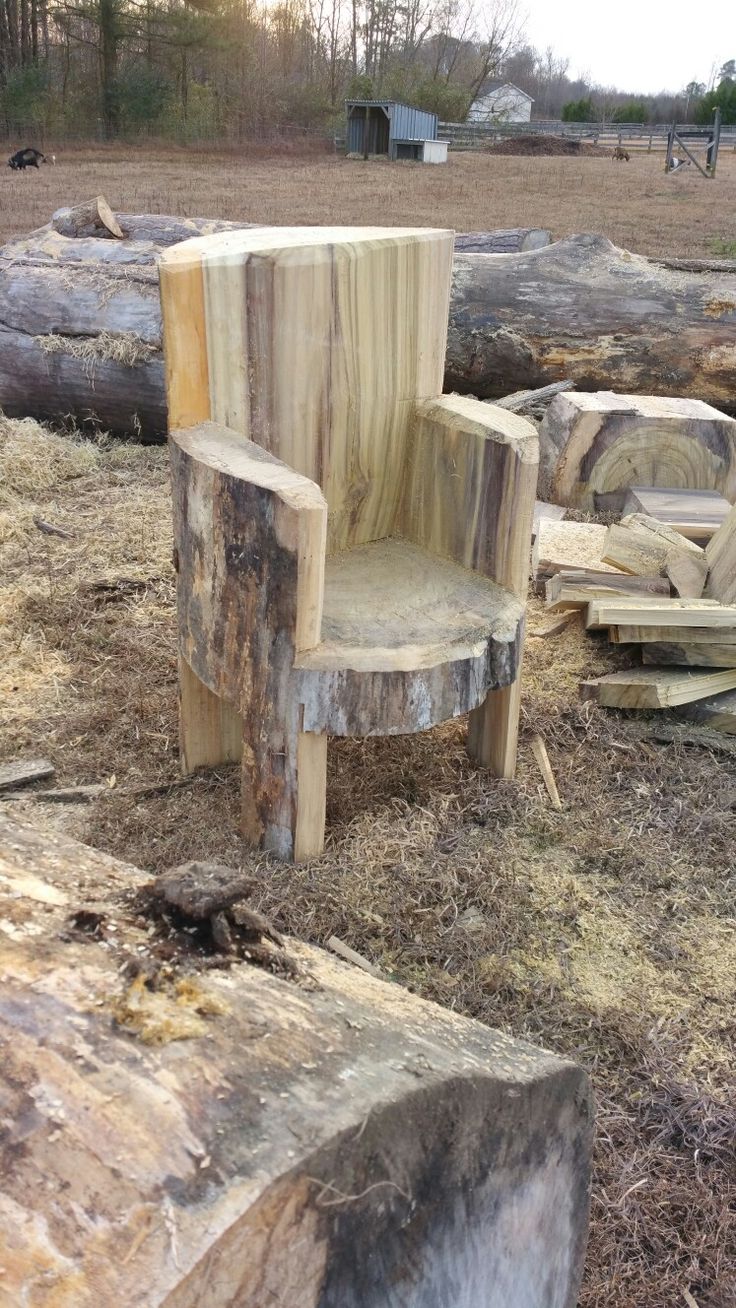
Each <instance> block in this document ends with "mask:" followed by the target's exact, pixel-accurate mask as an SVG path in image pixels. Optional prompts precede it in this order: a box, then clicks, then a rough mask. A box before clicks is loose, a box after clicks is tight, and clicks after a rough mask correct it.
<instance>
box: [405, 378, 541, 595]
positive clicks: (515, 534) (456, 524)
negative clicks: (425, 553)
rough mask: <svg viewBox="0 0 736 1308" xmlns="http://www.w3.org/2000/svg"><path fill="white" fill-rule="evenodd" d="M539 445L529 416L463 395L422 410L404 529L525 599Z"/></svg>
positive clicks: (416, 420)
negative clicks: (527, 419)
mask: <svg viewBox="0 0 736 1308" xmlns="http://www.w3.org/2000/svg"><path fill="white" fill-rule="evenodd" d="M538 464H539V441H538V438H537V433H536V429H535V428H534V426H533V425H532V423H530V422H527V421H526V419H524V418H520V417H518V415H516V414H514V413H509V412H508V411H507V410H505V409H499V408H496V407H495V406H494V405H492V404H484V403H482V402H481V401H480V400H475V399H471V398H469V397H468V396H464V395H443V396H442V397H441V398H439V399H436V400H425V401H423V402H421V403H419V404H417V405H416V407H415V410H414V417H413V421H412V431H411V445H410V451H409V469H408V475H407V479H406V482H405V486H404V494H403V497H402V505H401V511H400V519H399V521H400V530H401V532H402V534H403V535H404V536H405V537H406V538H407V539H408V540H411V541H414V543H415V544H417V545H421V546H423V547H424V548H425V549H427V550H430V551H432V552H433V553H434V554H438V555H441V556H442V557H443V558H448V559H453V560H454V562H455V563H460V564H462V565H463V566H464V567H466V568H470V569H472V571H474V572H479V573H482V574H483V576H486V577H489V578H490V579H491V580H492V581H496V582H498V584H499V585H501V586H504V587H505V588H506V589H508V590H510V591H512V592H513V594H515V595H517V596H518V597H519V598H520V599H524V598H525V597H526V589H527V583H528V578H529V553H530V550H531V538H532V519H533V515H534V499H535V496H536V490H537V468H538Z"/></svg>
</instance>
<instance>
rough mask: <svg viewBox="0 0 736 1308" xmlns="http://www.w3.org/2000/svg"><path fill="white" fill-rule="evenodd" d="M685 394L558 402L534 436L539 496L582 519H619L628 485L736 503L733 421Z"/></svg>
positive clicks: (608, 394)
mask: <svg viewBox="0 0 736 1308" xmlns="http://www.w3.org/2000/svg"><path fill="white" fill-rule="evenodd" d="M734 333H735V336H736V327H735V328H734ZM683 395H684V392H681V394H680V396H678V397H677V398H673V397H660V396H657V395H641V394H639V395H622V394H617V393H614V392H612V391H600V392H596V393H594V394H584V393H581V392H571V393H569V394H565V395H558V396H557V397H556V398H555V399H554V400H553V401H552V403H551V405H550V407H549V409H548V410H547V414H546V416H545V418H544V421H543V422H542V425H541V427H540V431H539V442H540V464H539V490H538V493H539V495H540V496H541V497H542V498H543V499H546V500H551V501H552V502H553V503H555V504H566V505H568V506H569V507H570V508H576V509H582V510H585V511H587V512H595V511H598V512H600V511H613V512H618V513H620V512H622V510H623V507H624V503H625V500H626V498H627V496H628V493H629V488H630V487H631V486H633V485H637V486H644V485H646V486H652V487H666V488H670V487H681V488H683V490H685V489H687V490H694V491H698V490H715V491H718V492H720V493H721V494H722V495H723V496H725V497H726V499H727V500H728V501H729V503H731V502H733V500H734V499H736V421H734V419H733V418H729V417H728V416H727V415H726V414H724V413H722V412H720V411H719V410H718V409H715V408H713V407H712V406H711V405H709V404H705V403H703V402H702V400H699V399H691V398H683V397H682V396H683Z"/></svg>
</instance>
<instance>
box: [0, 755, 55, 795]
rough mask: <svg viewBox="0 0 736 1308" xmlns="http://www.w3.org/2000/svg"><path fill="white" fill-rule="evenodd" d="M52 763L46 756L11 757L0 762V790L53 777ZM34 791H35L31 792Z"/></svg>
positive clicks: (11, 788) (13, 788) (12, 788)
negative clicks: (4, 761) (9, 759)
mask: <svg viewBox="0 0 736 1308" xmlns="http://www.w3.org/2000/svg"><path fill="white" fill-rule="evenodd" d="M54 771H55V769H54V765H53V763H49V761H48V759H46V758H29V759H12V760H11V761H10V762H9V763H0V790H15V789H16V788H17V787H18V786H26V785H28V783H29V781H45V780H46V778H47V777H53V775H54ZM33 793H34V794H35V793H36V792H35V791H34V792H33Z"/></svg>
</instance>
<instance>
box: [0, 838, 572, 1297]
mask: <svg viewBox="0 0 736 1308" xmlns="http://www.w3.org/2000/svg"><path fill="white" fill-rule="evenodd" d="M221 871H222V870H220V869H211V868H209V866H208V865H204V867H203V865H196V864H195V865H189V868H188V869H187V873H188V875H185V874H184V870H181V871H180V872H179V873H178V877H179V882H178V885H179V889H178V893H177V890H176V884H172V882H173V883H175V882H176V878H173V879H172V876H171V874H167V875H166V883H165V885H161V884H159V890H158V894H157V895H155V896H151V897H150V899H148V898H141V892H142V891H143V888H144V885H145V883H146V881H147V878H146V877H145V876H144V875H143V874H142V873H141V872H139V871H138V870H137V869H135V868H132V867H129V866H127V865H125V864H122V863H119V862H117V861H116V860H114V859H112V858H110V857H108V856H107V855H105V854H100V853H97V852H96V851H94V850H91V849H88V848H85V847H84V846H82V845H78V844H77V843H76V842H74V841H70V840H67V839H66V838H64V837H61V836H58V835H47V834H43V835H42V834H40V833H38V832H33V831H31V830H29V829H26V828H23V827H21V826H19V825H17V824H15V823H11V822H2V823H0V906H1V907H2V914H3V972H2V979H1V980H0V1031H1V1033H2V1036H3V1045H4V1053H3V1060H4V1062H3V1084H4V1086H5V1090H4V1097H3V1122H4V1127H3V1146H4V1154H3V1164H4V1165H3V1168H2V1171H1V1172H0V1216H1V1218H2V1220H1V1221H0V1254H1V1265H2V1268H3V1273H2V1298H3V1302H4V1303H7V1304H8V1305H10V1304H29V1305H31V1304H33V1305H34V1308H100V1306H101V1305H103V1304H110V1305H112V1304H115V1305H116V1308H140V1306H141V1305H143V1304H145V1305H146V1308H164V1306H166V1308H174V1305H176V1308H199V1306H201V1305H204V1304H207V1306H208V1308H232V1305H234V1304H237V1305H238V1308H266V1305H268V1304H283V1305H284V1308H297V1306H298V1308H386V1305H388V1304H389V1303H390V1304H394V1305H397V1308H422V1306H423V1305H428V1304H430V1303H431V1304H448V1305H449V1304H460V1303H467V1304H470V1303H472V1304H477V1305H479V1306H480V1305H481V1304H482V1305H488V1308H550V1305H552V1304H554V1305H559V1308H573V1305H574V1304H575V1303H576V1302H577V1289H578V1285H579V1278H580V1272H581V1266H582V1258H583V1252H584V1245H585V1235H586V1225H587V1208H588V1183H589V1155H590V1136H591V1120H592V1111H591V1101H590V1093H589V1088H588V1084H587V1078H586V1077H585V1074H584V1073H583V1072H582V1070H581V1069H579V1068H577V1067H575V1066H574V1065H573V1064H571V1063H567V1062H563V1061H561V1060H560V1059H557V1058H554V1057H552V1056H551V1055H549V1054H546V1053H543V1052H542V1051H540V1050H537V1049H533V1048H531V1047H530V1046H527V1045H521V1044H518V1043H516V1042H515V1041H513V1040H511V1039H509V1038H508V1037H507V1036H504V1035H500V1034H498V1033H497V1032H494V1031H490V1030H488V1029H487V1028H486V1027H483V1026H481V1025H480V1023H477V1022H472V1021H470V1020H468V1019H465V1018H462V1017H458V1016H457V1015H456V1014H454V1013H450V1012H448V1011H445V1010H443V1009H440V1008H437V1007H436V1006H435V1005H432V1004H427V1003H424V1002H423V1001H421V1000H419V999H417V998H416V997H415V996H414V995H411V994H409V993H408V992H407V991H405V990H403V989H401V988H400V987H399V986H394V985H387V984H385V983H384V982H382V981H379V980H376V979H375V978H373V977H371V976H367V975H366V974H365V973H364V972H362V971H359V970H358V969H356V968H354V967H352V966H350V965H348V964H345V963H343V962H341V961H338V960H335V959H332V958H331V957H330V956H329V955H326V954H324V953H323V952H322V951H321V950H317V949H314V948H308V947H306V946H304V945H299V944H297V943H295V942H293V941H290V940H289V941H286V942H283V941H281V940H280V937H278V935H277V934H276V933H274V932H273V930H272V929H271V928H270V927H269V924H268V923H265V921H264V919H262V918H261V917H260V915H258V914H253V913H252V912H250V911H249V910H248V908H247V906H246V909H245V912H242V911H236V909H235V908H233V907H232V905H233V898H232V896H229V897H224V896H223V897H222V898H221V899H218V897H217V896H218V887H219V888H220V889H221V887H222V876H221ZM192 876H194V880H192ZM162 880H163V879H162ZM231 884H232V882H231ZM162 890H164V891H165V893H166V896H167V899H168V901H169V902H170V903H174V904H177V905H178V906H179V907H178V910H177V911H179V912H182V913H184V917H183V918H181V917H180V918H178V919H177V921H178V922H179V927H180V928H181V926H182V924H183V923H186V921H187V914H189V915H191V916H196V918H197V921H198V923H199V926H200V937H199V946H198V947H197V946H196V945H194V944H193V941H194V938H193V937H192V936H191V935H188V934H187V932H186V931H182V930H181V929H179V930H178V932H176V931H175V933H174V937H172V935H171V927H170V926H168V925H163V924H160V925H158V926H157V923H160V919H159V918H158V917H156V916H152V908H153V906H154V905H155V904H156V903H160V902H161V901H160V895H161V892H162ZM219 902H222V903H223V904H225V903H226V905H227V906H226V908H225V909H224V910H219V911H218V912H217V913H216V914H213V916H216V918H217V924H215V922H214V921H213V920H212V917H211V918H210V925H209V926H208V927H207V931H208V932H209V937H208V938H209V944H206V943H205V937H204V935H202V934H201V933H202V931H203V930H204V927H203V925H202V923H203V921H204V918H203V914H207V913H210V914H212V913H213V910H214V909H215V908H216V907H217V904H218V903H219ZM149 905H150V906H149ZM223 922H225V926H223ZM228 922H229V923H230V924H231V927H232V934H231V935H229V936H228V935H226V936H225V941H224V943H225V945H228V946H229V947H230V948H231V953H230V955H229V956H228V957H224V956H218V954H217V952H216V951H217V948H218V941H219V942H220V945H219V947H220V948H222V947H223V943H222V939H223V938H222V933H223V930H225V931H229V930H230V927H228V926H227V923H228ZM239 924H240V925H239ZM253 926H255V927H256V928H257V932H256V934H260V936H261V943H260V944H259V945H250V946H248V949H249V951H250V957H251V959H253V958H256V957H257V958H259V959H260V960H261V962H262V964H264V965H265V966H261V967H256V966H255V965H254V963H253V962H252V961H248V958H247V956H246V954H245V952H244V949H245V946H243V947H242V948H241V949H240V952H238V947H239V946H238V941H239V936H238V931H239V930H243V931H248V930H250V931H251V932H252V928H253ZM172 939H173V940H175V941H176V943H175V944H172ZM187 941H189V944H188V945H187V944H186V942H187ZM159 947H160V953H159ZM213 950H214V951H215V952H213ZM203 951H204V952H203ZM287 958H288V959H289V960H290V964H289V967H288V968H287V966H286V960H287Z"/></svg>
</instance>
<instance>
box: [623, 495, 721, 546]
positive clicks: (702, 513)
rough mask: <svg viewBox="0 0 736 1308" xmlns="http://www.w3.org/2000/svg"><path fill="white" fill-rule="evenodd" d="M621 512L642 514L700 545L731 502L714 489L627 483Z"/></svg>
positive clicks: (719, 523) (716, 526)
mask: <svg viewBox="0 0 736 1308" xmlns="http://www.w3.org/2000/svg"><path fill="white" fill-rule="evenodd" d="M623 511H624V515H627V514H630V513H644V514H646V516H647V517H649V518H655V519H656V520H657V522H664V523H666V524H667V526H668V527H674V529H675V531H679V532H680V534H681V535H682V536H687V537H688V538H689V539H690V540H694V541H697V543H698V544H699V545H704V544H706V543H707V541H709V540H710V538H711V536H712V535H713V533H714V532H715V531H717V530H718V528H719V527H720V525H721V523H722V522H724V521H725V519H726V518H727V517H728V515H729V513H730V512H731V504H730V501H729V500H727V499H725V498H724V496H723V495H720V494H719V492H718V491H715V490H690V489H689V488H688V489H674V488H673V487H667V488H664V487H657V486H630V487H629V490H628V492H627V494H626V499H625V501H624V508H623Z"/></svg>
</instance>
